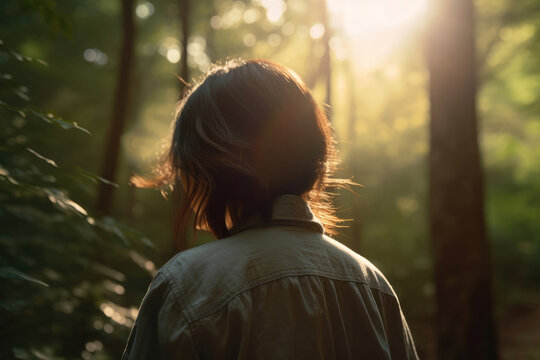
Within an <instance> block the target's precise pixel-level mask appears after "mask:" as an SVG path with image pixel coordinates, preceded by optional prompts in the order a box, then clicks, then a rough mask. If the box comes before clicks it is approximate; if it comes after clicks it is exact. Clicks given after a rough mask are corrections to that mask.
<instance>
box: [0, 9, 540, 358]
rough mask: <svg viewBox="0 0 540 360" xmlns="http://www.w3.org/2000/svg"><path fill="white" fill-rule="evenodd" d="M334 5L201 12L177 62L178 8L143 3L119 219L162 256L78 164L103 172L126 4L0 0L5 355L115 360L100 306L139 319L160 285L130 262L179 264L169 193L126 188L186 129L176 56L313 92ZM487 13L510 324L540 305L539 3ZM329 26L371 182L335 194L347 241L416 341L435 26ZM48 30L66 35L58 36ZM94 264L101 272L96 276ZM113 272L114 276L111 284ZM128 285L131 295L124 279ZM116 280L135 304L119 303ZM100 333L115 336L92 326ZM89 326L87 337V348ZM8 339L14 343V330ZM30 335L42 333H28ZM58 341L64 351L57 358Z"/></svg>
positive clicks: (344, 153)
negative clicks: (139, 309)
mask: <svg viewBox="0 0 540 360" xmlns="http://www.w3.org/2000/svg"><path fill="white" fill-rule="evenodd" d="M340 1H341V0H339V1H338V0H336V1H333V0H332V1H330V3H336V4H337V3H339V2H340ZM319 3H320V1H316V0H287V1H280V0H250V1H247V0H246V1H242V0H237V1H232V0H204V1H191V4H192V7H191V14H190V24H191V25H190V26H191V31H192V35H191V37H190V39H189V45H190V46H189V47H188V49H181V48H180V38H181V33H180V24H179V8H178V4H179V2H178V1H176V0H163V1H138V2H137V3H136V5H137V6H142V8H140V9H139V11H140V14H142V15H141V16H139V15H137V18H136V20H137V21H136V24H137V37H136V73H135V81H134V86H133V94H134V99H133V101H132V107H131V113H130V116H129V121H128V123H127V124H126V131H125V134H124V136H123V138H122V152H123V153H122V158H121V161H120V168H119V174H120V176H119V179H118V184H119V187H118V188H117V191H116V198H115V208H114V214H115V218H116V219H120V220H121V221H122V223H127V224H130V225H131V226H133V227H134V228H136V229H137V230H138V231H141V232H143V233H145V234H149V236H150V237H151V239H152V243H154V244H156V249H155V250H150V248H148V247H147V246H146V245H143V244H142V243H141V240H140V238H141V236H140V235H137V234H136V232H134V231H133V230H129V229H127V228H125V227H124V226H122V225H120V224H119V223H118V222H116V221H114V220H112V219H99V218H96V217H94V216H91V215H90V214H91V213H92V210H91V209H92V206H91V205H92V204H93V202H94V196H95V190H96V185H97V184H96V182H99V181H101V180H100V179H99V178H97V177H96V176H95V175H92V174H91V173H88V172H87V171H86V170H81V169H80V168H79V167H77V166H76V165H77V164H84V168H85V169H87V170H90V171H92V172H96V171H98V169H99V166H100V161H101V159H102V158H103V154H102V152H103V144H104V143H105V130H104V129H106V128H107V122H108V121H109V119H110V116H109V114H110V109H109V108H110V99H112V92H113V89H114V85H115V78H116V70H117V68H116V64H117V62H118V58H117V54H118V49H119V47H120V39H121V28H120V21H119V18H120V17H119V10H120V6H119V4H120V2H119V1H109V0H98V1H91V2H80V1H69V0H57V1H53V0H24V1H21V0H4V1H2V2H0V24H2V25H0V26H1V28H2V37H3V39H4V41H5V42H6V44H9V45H10V48H9V49H8V48H6V47H5V46H4V45H0V47H1V49H0V66H1V67H2V70H1V71H0V73H2V75H0V82H1V84H2V87H1V88H0V101H2V103H1V104H2V105H1V106H2V113H1V119H0V121H1V124H0V125H1V126H2V132H1V134H0V137H1V138H2V143H1V144H2V145H0V150H1V154H2V155H1V162H0V164H1V165H2V168H1V169H0V184H1V185H0V186H1V188H0V189H1V193H0V194H1V195H0V196H1V198H0V211H1V213H0V222H1V229H2V231H1V235H0V245H1V247H2V248H1V250H2V255H1V259H2V263H1V267H2V271H1V272H0V276H1V277H2V279H3V280H2V281H3V282H5V283H6V286H5V287H4V288H6V289H9V291H6V292H4V293H3V294H2V304H8V303H9V304H11V305H9V306H8V305H5V306H4V305H3V307H2V309H3V310H2V319H3V320H2V321H4V319H11V320H10V321H15V320H14V319H16V321H15V324H14V325H13V326H11V325H10V326H7V325H5V326H4V327H3V329H5V330H4V331H5V332H6V334H3V335H4V338H5V339H6V344H8V342H7V341H8V340H9V341H11V342H12V343H11V345H13V344H15V343H14V341H15V340H16V341H17V342H19V343H18V344H16V345H17V346H18V348H20V349H23V350H24V351H29V349H34V350H36V351H41V352H42V353H46V352H47V351H49V352H54V353H55V354H57V355H58V356H63V357H79V356H80V351H81V349H82V348H83V347H84V346H86V344H87V343H88V342H92V341H94V340H96V339H99V341H101V344H102V346H103V348H104V349H106V351H107V352H108V353H109V354H111V355H112V356H117V355H118V353H119V352H120V350H121V346H122V345H123V342H124V341H125V338H126V331H127V327H125V326H120V325H118V324H117V323H115V322H114V320H113V322H111V320H110V318H109V317H107V316H106V315H104V312H103V311H105V309H109V310H107V313H109V314H113V312H111V311H112V310H110V309H117V308H116V307H113V306H112V305H110V308H109V307H105V306H104V305H103V304H108V303H114V304H118V305H121V306H122V307H124V308H128V309H130V308H131V307H134V306H136V305H137V304H138V303H139V302H140V300H141V299H142V296H143V294H144V289H145V288H146V286H147V285H148V281H149V276H148V275H147V274H146V271H145V270H140V269H139V267H134V266H132V263H133V259H136V262H137V263H139V264H142V265H143V266H144V264H145V261H146V260H144V256H143V255H141V254H144V255H146V256H149V255H148V254H151V255H152V258H153V259H156V264H157V265H160V264H162V263H163V262H164V261H166V260H167V259H168V258H169V257H170V256H171V254H172V253H173V250H172V246H171V244H170V243H171V241H170V238H171V230H170V228H171V226H170V223H171V211H170V206H169V205H168V203H167V202H166V201H165V200H163V199H162V198H161V196H160V194H159V193H158V192H155V191H151V190H137V191H134V190H133V189H132V188H129V187H127V186H125V184H127V182H128V178H129V177H130V176H131V175H132V173H133V172H137V173H140V172H141V171H144V170H145V169H146V167H147V166H148V163H149V162H150V161H151V160H150V159H153V158H155V155H156V152H158V151H160V147H159V141H160V140H161V139H162V138H163V137H165V136H166V134H167V131H168V129H169V126H170V122H171V120H172V117H173V110H174V107H175V103H176V101H177V100H178V97H179V94H178V88H179V82H178V80H177V78H176V73H179V63H178V62H174V61H170V60H169V59H168V58H167V54H168V52H169V51H173V52H174V51H178V52H179V53H180V54H181V56H188V63H189V68H190V72H191V76H190V77H191V78H190V79H187V80H188V81H191V80H192V79H197V78H198V77H199V76H200V74H201V73H202V72H203V71H204V70H205V69H206V67H207V66H208V62H209V60H211V61H217V60H222V59H225V58H227V57H230V56H243V57H248V58H250V57H251V58H254V57H261V58H268V59H271V60H275V61H278V62H281V63H283V64H285V65H287V66H290V67H291V68H293V69H294V70H295V71H297V72H298V73H299V74H300V76H301V77H302V78H304V79H306V80H310V79H312V78H314V79H315V80H317V79H316V77H317V75H318V74H317V70H318V63H319V60H320V55H321V49H323V47H322V43H321V41H322V40H321V38H318V39H314V38H312V37H310V27H311V26H313V25H314V24H315V23H317V22H320V21H321V20H320V13H319V11H318V7H317V4H319ZM350 3H351V4H353V3H355V4H356V3H361V1H356V2H355V1H350ZM381 3H383V2H381ZM395 3H396V4H397V3H399V1H396V2H395ZM406 3H407V4H409V2H406ZM272 4H274V5H275V6H276V7H275V9H277V10H275V9H274V10H275V11H274V12H273V13H272V16H271V18H272V19H273V20H272V21H270V18H269V17H268V10H269V8H267V7H268V6H270V5H272ZM276 4H277V5H276ZM283 4H285V5H283ZM377 4H378V2H377ZM274 5H272V6H274ZM475 5H476V8H477V21H478V23H477V25H478V26H477V30H478V34H477V44H478V55H479V56H478V63H479V74H480V76H479V80H480V81H479V89H478V90H479V98H478V107H479V116H480V119H481V123H480V125H481V126H480V128H479V130H480V134H481V136H480V143H481V146H482V155H483V160H484V168H485V182H486V195H487V196H486V213H487V225H488V232H489V235H490V241H491V244H492V255H493V260H494V261H493V267H494V276H495V283H496V290H497V299H496V301H497V304H498V305H499V310H500V313H501V314H502V313H504V312H505V310H506V309H507V308H508V307H509V306H512V305H513V304H516V303H518V304H519V303H523V302H530V301H531V300H534V299H535V298H533V297H532V296H533V294H535V293H536V294H538V292H539V291H540V288H539V284H540V278H539V276H540V242H539V241H540V227H539V225H538V224H540V222H539V221H538V219H539V218H540V213H539V207H538V203H539V202H540V174H539V167H538V158H539V157H540V153H539V150H540V147H539V146H538V144H540V127H539V125H538V124H540V107H539V106H540V105H539V104H540V99H539V94H540V91H538V90H539V88H538V84H540V81H539V80H540V79H539V76H540V62H538V61H537V60H538V55H539V54H540V25H539V24H540V7H539V6H538V1H536V0H523V1H520V2H519V4H518V3H517V2H512V1H509V0H496V1H491V0H475ZM141 9H142V10H141ZM150 10H151V11H150ZM351 12H352V11H351ZM47 14H49V15H47ZM60 14H65V15H60ZM276 14H277V15H276ZM278 15H279V16H278ZM390 15H391V14H388V16H390ZM62 18H64V19H65V18H68V19H69V20H70V21H69V23H71V24H72V25H69V24H67V25H61V24H62V23H66V22H65V21H64V20H60V19H62ZM416 22H418V23H420V22H421V21H420V20H417V21H416ZM55 23H56V24H57V25H55ZM331 24H333V25H334V28H333V29H331V31H332V36H333V41H332V52H331V55H332V80H333V81H332V86H333V94H334V95H333V98H332V108H331V112H332V122H333V125H334V128H335V132H336V134H337V138H338V141H339V149H340V152H341V158H342V160H343V163H342V170H341V172H340V174H338V175H339V176H342V177H352V178H353V180H354V181H356V182H358V183H360V184H362V185H363V186H364V187H358V188H356V189H355V192H356V193H357V194H358V195H353V194H352V193H350V192H343V193H341V194H340V196H339V197H338V199H339V204H338V205H339V207H340V211H341V215H342V217H344V218H352V219H355V221H354V222H349V223H348V224H349V226H350V228H349V229H343V231H342V235H341V236H340V237H339V240H340V241H342V242H344V243H345V244H347V245H349V246H351V247H352V248H353V249H354V250H356V251H359V252H360V253H361V254H362V255H364V256H366V257H367V258H368V259H370V260H371V261H373V262H374V263H375V264H376V265H377V266H379V267H380V268H381V269H382V270H383V272H384V273H385V274H386V275H387V276H388V278H389V280H390V281H391V282H392V284H393V285H394V287H395V289H396V291H397V293H398V295H399V296H400V300H401V302H402V304H403V307H404V310H405V314H406V315H407V316H408V317H409V318H411V320H412V322H413V324H412V329H413V331H414V330H415V327H414V319H415V318H425V317H427V316H429V315H430V314H431V313H432V309H433V307H432V295H433V289H434V284H433V280H432V270H431V254H430V242H429V231H428V230H429V229H428V224H427V223H428V221H427V219H428V210H427V202H428V191H427V173H428V172H427V162H426V159H427V154H428V151H429V139H428V115H429V99H428V96H427V93H426V89H427V86H428V85H429V84H428V74H427V71H426V69H425V62H424V59H423V40H424V33H423V32H422V31H423V28H422V26H421V24H418V26H417V27H416V28H415V29H416V30H415V31H411V32H407V33H406V32H405V31H403V32H399V33H398V32H394V33H390V35H391V36H390V37H387V38H384V41H381V40H379V39H377V38H376V37H374V40H371V41H370V40H369V39H368V38H369V36H370V35H371V34H370V33H369V30H370V29H369V28H367V27H364V28H362V29H363V32H357V33H355V34H349V33H347V31H346V30H344V29H343V28H340V26H341V23H340V22H339V19H338V21H333V22H331ZM96 25H97V26H96ZM360 25H362V24H361V21H359V26H360ZM387 25H388V26H390V24H387ZM48 26H50V27H52V28H53V31H52V32H50V31H43V28H44V27H48ZM55 28H57V30H54V29H55ZM22 29H24V31H23V30H22ZM55 31H56V32H59V33H67V35H68V36H67V39H66V38H64V37H55V36H54V35H51V33H52V34H54V33H55ZM385 31H386V30H385ZM397 42H399V44H398V45H396V46H394V47H393V48H392V49H390V48H389V46H390V45H389V44H392V43H394V45H395V43H397ZM186 50H187V51H186ZM22 54H25V55H22ZM85 54H86V56H85ZM26 55H30V56H31V57H27V56H26ZM35 58H43V59H47V62H48V63H49V64H50V65H49V66H44V65H43V64H41V63H40V62H39V60H35ZM374 61H375V63H374ZM321 83H322V82H321V81H319V82H317V81H315V82H314V86H313V89H314V92H315V95H316V96H317V97H318V98H319V99H324V95H325V93H324V92H325V89H324V86H323V84H321ZM30 89H31V91H30ZM51 109H54V110H55V111H56V112H58V113H60V114H63V115H64V116H65V117H66V118H67V119H76V121H77V124H75V123H73V122H70V121H67V120H63V119H61V118H60V117H58V116H57V115H54V113H55V112H53V111H51ZM49 114H52V115H49ZM81 128H84V129H88V130H89V132H91V133H92V136H88V135H87V134H85V133H84V130H82V129H81ZM64 130H65V131H64ZM49 159H54V160H51V161H49ZM55 165H56V166H55ZM10 179H12V180H13V181H15V182H16V183H17V184H15V183H13V182H12V181H11V180H10ZM82 204H84V206H81V205H82ZM79 207H80V208H79ZM81 209H83V211H84V212H86V213H87V214H85V213H84V212H81V211H80V210H81ZM90 219H91V220H90ZM89 221H90V222H89ZM74 239H76V240H75V241H74ZM137 239H139V240H137ZM128 243H131V245H129V246H128V245H127V244H128ZM133 248H134V249H136V250H137V252H136V253H133V252H131V250H132V249H133ZM66 254H68V255H69V256H66ZM132 258H133V259H132ZM141 259H142V260H141ZM95 264H100V265H99V266H98V267H97V269H96V268H95V267H94V265H95ZM146 264H148V266H149V267H151V265H149V264H151V263H146ZM101 265H103V266H105V267H106V268H105V269H114V270H115V271H116V272H112V273H110V274H104V273H103V271H104V268H103V267H102V266H101ZM48 269H50V270H53V271H54V272H50V271H49V270H48ZM105 272H106V271H105ZM117 272H118V273H121V274H124V276H125V278H124V279H125V280H124V281H120V280H119V278H115V277H114V276H113V274H116V275H118V273H117ZM56 275H58V276H59V278H58V279H56V278H55V276H56ZM32 279H35V280H32ZM36 281H38V282H36ZM109 281H110V282H112V283H114V284H115V285H114V286H116V285H121V286H123V287H124V288H125V292H126V293H125V294H124V295H123V296H120V295H118V294H116V293H115V292H114V287H111V283H110V282H109ZM41 282H43V283H46V284H48V285H49V287H48V288H46V287H43V286H42V285H40V284H41ZM82 284H85V285H82ZM107 284H108V285H107ZM107 286H108V287H107ZM81 289H86V290H84V291H83V290H81ZM111 289H112V291H111ZM118 289H120V288H118ZM82 293H84V294H85V295H84V296H82V295H76V294H82ZM23 302H24V303H23ZM60 303H62V304H63V303H67V304H75V305H73V308H72V313H70V314H67V313H64V312H62V311H63V310H62V309H67V308H68V307H67V306H69V305H58V304H60ZM17 304H19V305H17ZM102 305H103V309H101V307H100V306H102ZM107 306H109V305H107ZM54 309H56V310H54ZM102 310H103V311H102ZM30 313H33V315H32V316H30V315H28V314H30ZM4 314H7V315H9V317H6V316H7V315H6V316H4ZM51 314H52V315H51ZM23 320H24V321H23ZM94 320H95V321H96V324H98V327H99V328H100V329H96V328H94V327H93V324H94ZM19 323H20V324H21V325H20V326H19V325H18V324H19ZM3 324H4V323H3ZM99 324H101V325H99ZM105 324H112V325H113V326H114V329H115V332H114V333H113V335H108V334H107V333H105V332H104V330H103V329H104V328H103V326H105ZM115 324H116V325H115ZM15 325H17V326H15ZM23 325H24V326H23ZM8 329H9V330H8ZM12 329H13V330H12ZM51 329H52V330H51ZM74 329H75V330H76V329H83V331H82V333H81V334H82V335H81V336H80V334H79V333H78V332H77V331H78V330H77V331H75V330H74ZM108 329H110V328H109V327H108ZM30 330H31V331H30ZM11 331H13V334H14V335H10V334H7V332H11ZM23 332H24V333H25V335H27V336H20V335H21V333H23ZM70 333H71V336H70V335H69V334H70ZM15 334H18V335H17V336H16V335H15ZM32 334H33V335H32ZM53 334H54V335H53ZM30 335H31V336H30ZM83 335H84V336H83ZM80 339H84V340H80ZM418 342H420V343H421V342H422V338H421V337H420V339H418ZM44 344H52V345H51V346H50V349H48V348H44ZM99 346H100V345H99ZM99 346H98V347H99ZM88 347H89V348H90V349H95V348H96V344H95V343H93V345H88ZM18 354H19V355H20V354H22V352H19V353H18ZM2 355H3V354H2ZM2 355H0V356H2ZM21 356H22V355H21ZM28 356H30V355H28ZM35 356H39V355H35Z"/></svg>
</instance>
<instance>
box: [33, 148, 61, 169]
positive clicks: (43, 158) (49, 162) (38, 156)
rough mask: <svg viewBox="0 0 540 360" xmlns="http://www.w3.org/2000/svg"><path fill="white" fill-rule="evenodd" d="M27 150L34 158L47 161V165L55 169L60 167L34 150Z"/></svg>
mask: <svg viewBox="0 0 540 360" xmlns="http://www.w3.org/2000/svg"><path fill="white" fill-rule="evenodd" d="M26 150H28V151H29V152H30V153H31V154H33V155H34V156H36V157H37V158H38V159H41V160H43V161H45V162H46V163H47V164H49V165H51V166H54V167H55V168H57V167H58V165H57V164H56V162H54V160H51V159H49V158H46V157H45V156H43V155H41V154H39V153H38V152H37V151H35V150H32V149H30V148H28V147H27V148H26Z"/></svg>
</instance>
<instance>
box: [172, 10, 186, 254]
mask: <svg viewBox="0 0 540 360" xmlns="http://www.w3.org/2000/svg"><path fill="white" fill-rule="evenodd" d="M179 9H180V14H179V15H180V26H181V44H182V57H181V58H180V74H179V78H180V87H179V92H180V96H179V97H180V98H182V97H184V95H185V91H186V89H187V84H188V82H189V67H188V44H189V36H190V27H189V17H190V0H179ZM172 195H173V196H172V202H173V203H172V212H173V219H176V216H177V213H178V210H179V209H180V202H181V201H183V188H182V184H181V183H180V180H178V179H176V180H175V184H174V190H173V194H172ZM180 236H187V234H180ZM180 240H181V239H178V234H177V233H176V229H175V230H174V231H173V247H174V248H173V251H178V250H183V249H182V248H181V244H182V243H184V244H186V245H188V242H187V241H185V242H182V241H180Z"/></svg>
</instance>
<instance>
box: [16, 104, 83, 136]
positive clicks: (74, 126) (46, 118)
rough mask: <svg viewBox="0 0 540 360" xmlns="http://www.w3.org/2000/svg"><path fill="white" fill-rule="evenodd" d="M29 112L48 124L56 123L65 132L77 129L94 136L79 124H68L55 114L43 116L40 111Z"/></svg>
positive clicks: (30, 110) (28, 110)
mask: <svg viewBox="0 0 540 360" xmlns="http://www.w3.org/2000/svg"><path fill="white" fill-rule="evenodd" d="M26 111H27V112H30V113H31V114H33V115H34V116H37V117H38V118H40V119H41V120H43V121H45V122H48V123H49V124H50V123H55V124H57V125H59V126H60V127H61V128H63V129H65V130H68V129H77V130H80V131H82V132H84V133H86V134H88V135H92V133H91V132H90V131H88V130H86V129H85V128H83V127H81V126H79V124H77V123H76V122H74V121H73V122H68V121H66V120H64V119H61V118H59V117H56V116H54V115H53V114H51V113H48V114H43V113H41V112H39V111H36V110H32V109H27V110H26Z"/></svg>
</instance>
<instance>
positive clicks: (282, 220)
mask: <svg viewBox="0 0 540 360" xmlns="http://www.w3.org/2000/svg"><path fill="white" fill-rule="evenodd" d="M279 225H282V226H301V227H305V228H308V229H311V230H314V231H317V232H320V233H322V234H324V227H323V225H322V224H321V222H320V221H319V219H317V218H316V217H315V215H314V214H313V212H312V211H311V208H310V207H309V205H308V204H307V202H306V201H305V200H304V199H302V198H301V197H300V196H298V195H292V194H286V195H280V196H278V197H277V198H276V200H275V201H274V204H273V206H272V216H271V218H270V220H269V221H264V220H263V219H262V217H261V216H260V215H257V216H252V217H250V218H248V219H247V220H246V221H244V222H242V223H240V224H238V225H236V226H233V227H232V228H231V229H230V230H229V235H234V234H236V233H239V232H241V231H243V230H246V229H247V228H251V227H257V226H279Z"/></svg>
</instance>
